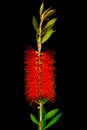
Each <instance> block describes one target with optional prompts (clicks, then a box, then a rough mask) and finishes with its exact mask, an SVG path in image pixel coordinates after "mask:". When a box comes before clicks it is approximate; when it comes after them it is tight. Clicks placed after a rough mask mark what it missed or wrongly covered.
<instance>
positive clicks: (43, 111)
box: [42, 105, 46, 117]
mask: <svg viewBox="0 0 87 130" xmlns="http://www.w3.org/2000/svg"><path fill="white" fill-rule="evenodd" d="M45 114H46V111H45V107H44V105H42V115H43V117H44V116H45Z"/></svg>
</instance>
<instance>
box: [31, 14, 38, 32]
mask: <svg viewBox="0 0 87 130" xmlns="http://www.w3.org/2000/svg"><path fill="white" fill-rule="evenodd" d="M32 23H33V26H34V29H35V30H36V31H37V30H38V21H37V19H36V17H35V16H33V19H32Z"/></svg>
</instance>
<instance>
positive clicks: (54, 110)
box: [43, 109, 59, 120]
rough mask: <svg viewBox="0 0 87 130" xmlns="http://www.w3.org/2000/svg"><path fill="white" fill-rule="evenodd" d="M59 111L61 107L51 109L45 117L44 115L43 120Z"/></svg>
mask: <svg viewBox="0 0 87 130" xmlns="http://www.w3.org/2000/svg"><path fill="white" fill-rule="evenodd" d="M58 111H59V109H53V110H51V111H49V112H48V113H47V114H46V115H45V117H44V119H43V120H47V119H49V118H51V117H52V116H54V115H55V114H56V113H57V112H58Z"/></svg>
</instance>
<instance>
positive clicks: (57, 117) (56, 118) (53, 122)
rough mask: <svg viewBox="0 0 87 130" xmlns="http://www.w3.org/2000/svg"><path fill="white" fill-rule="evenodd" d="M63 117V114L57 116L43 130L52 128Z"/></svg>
mask: <svg viewBox="0 0 87 130" xmlns="http://www.w3.org/2000/svg"><path fill="white" fill-rule="evenodd" d="M61 115H62V112H61V113H59V114H58V115H57V116H55V117H54V118H53V119H52V120H51V121H50V122H49V123H48V124H47V125H46V126H45V127H44V128H43V130H45V129H47V128H49V127H51V126H52V125H54V124H55V123H56V122H57V121H58V120H59V118H60V117H61Z"/></svg>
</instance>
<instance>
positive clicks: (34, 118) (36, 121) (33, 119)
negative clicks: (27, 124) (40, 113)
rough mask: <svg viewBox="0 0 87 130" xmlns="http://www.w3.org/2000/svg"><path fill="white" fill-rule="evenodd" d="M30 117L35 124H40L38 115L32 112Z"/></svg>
mask: <svg viewBox="0 0 87 130" xmlns="http://www.w3.org/2000/svg"><path fill="white" fill-rule="evenodd" d="M30 118H31V120H32V121H33V122H34V123H35V124H39V122H38V120H37V119H36V117H35V116H34V115H33V114H30Z"/></svg>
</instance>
